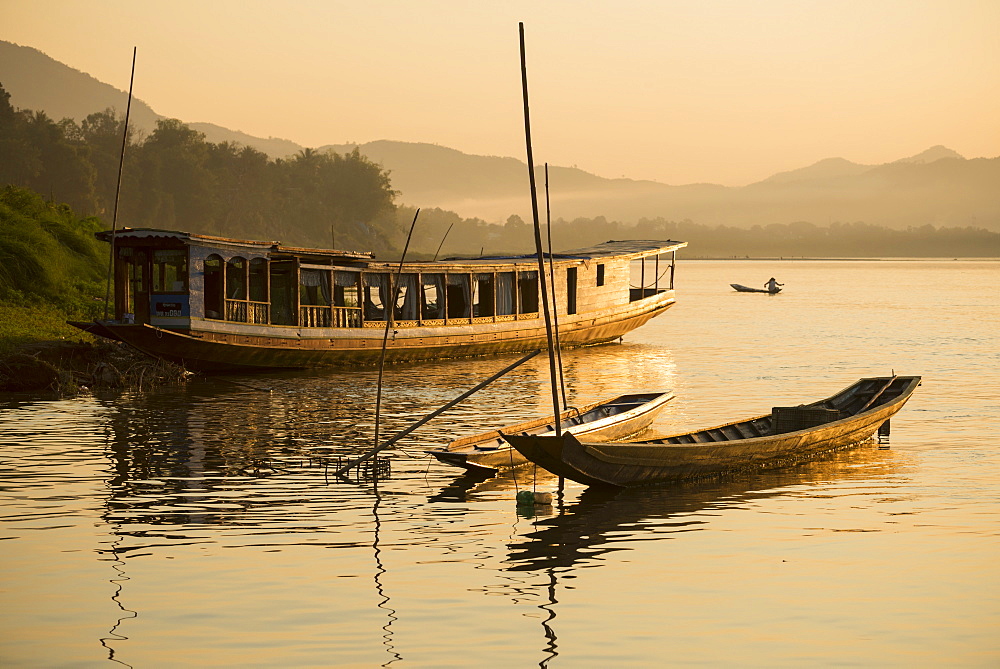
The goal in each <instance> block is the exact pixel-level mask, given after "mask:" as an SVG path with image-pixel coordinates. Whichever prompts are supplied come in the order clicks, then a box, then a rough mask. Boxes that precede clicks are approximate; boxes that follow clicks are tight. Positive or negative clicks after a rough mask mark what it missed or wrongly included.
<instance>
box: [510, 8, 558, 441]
mask: <svg viewBox="0 0 1000 669" xmlns="http://www.w3.org/2000/svg"><path fill="white" fill-rule="evenodd" d="M517 26H518V32H519V33H520V37H521V91H522V94H523V97H524V141H525V144H526V145H527V149H528V183H529V184H530V186H531V216H532V219H533V220H534V223H535V251H536V254H537V256H538V281H539V283H540V284H541V287H542V312H543V313H544V314H545V335H546V338H547V339H548V344H549V381H550V383H549V385H550V386H551V388H552V409H553V411H552V413H553V414H555V417H556V419H555V421H554V422H555V429H556V436H557V437H561V436H562V429H561V428H560V425H559V423H560V421H559V414H560V413H561V412H560V410H559V380H558V378H557V376H556V356H555V351H554V349H553V345H552V341H553V336H552V316H551V314H550V313H549V292H548V289H547V288H546V284H547V282H546V280H545V260H544V259H543V256H544V253H543V252H542V232H541V226H540V225H539V223H538V194H537V193H536V192H535V161H534V158H533V156H532V153H531V119H530V116H529V113H528V67H527V64H526V59H525V55H524V23H518V24H517Z"/></svg>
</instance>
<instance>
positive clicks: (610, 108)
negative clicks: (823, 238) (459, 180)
mask: <svg viewBox="0 0 1000 669" xmlns="http://www.w3.org/2000/svg"><path fill="white" fill-rule="evenodd" d="M518 21H523V22H524V23H525V32H526V39H527V53H528V78H529V85H530V94H531V113H532V139H533V144H534V156H535V160H536V162H538V163H541V162H549V163H550V164H553V165H566V166H569V165H576V166H578V167H580V168H581V169H585V170H587V171H589V172H593V173H595V174H599V175H601V176H607V177H620V176H628V177H630V178H637V179H655V180H657V181H662V182H665V183H671V184H681V183H692V182H713V183H723V184H727V185H743V184H746V183H750V182H753V181H757V180H760V179H763V178H766V177H767V176H769V175H771V174H773V173H775V172H778V171H783V170H788V169H794V168H798V167H803V166H806V165H809V164H811V163H814V162H816V161H817V160H821V159H823V158H829V157H835V156H839V157H843V158H846V159H848V160H851V161H854V162H859V163H869V164H877V163H884V162H889V161H892V160H896V159H898V158H901V157H905V156H909V155H912V154H915V153H918V152H920V151H923V150H924V149H927V148H929V147H930V146H932V145H935V144H944V145H945V146H948V147H950V148H952V149H955V150H956V151H958V152H959V153H961V154H963V155H964V156H965V157H967V158H975V157H996V156H1000V37H998V36H1000V0H863V1H853V0H845V1H827V2H818V1H808V0H796V1H793V0H746V1H739V2H737V1H729V2H722V1H711V0H709V1H705V0H690V1H687V2H680V1H670V0H661V1H658V2H654V1H643V2H629V1H627V0H617V1H614V2H603V1H601V2H596V1H595V2H585V1H581V0H577V1H575V2H570V1H561V2H553V1H545V2H542V1H540V0H534V1H533V2H516V1H514V2H511V1H507V2H486V1H483V2H479V1H473V0H467V1H458V0H432V1H423V2H417V1H409V2H402V1H400V2H389V1H385V0H364V1H361V0H357V1H354V2H341V1H337V0H309V1H305V0H300V1H297V2H296V1H294V0H289V1H286V2H274V1H271V0H266V1H262V0H199V1H198V2H193V1H190V0H169V1H168V2H161V1H159V0H142V1H140V2H136V1H135V0H126V1H111V0H104V1H100V0H90V1H87V0H77V1H66V0H0V39H5V40H8V41H11V42H15V43H18V44H22V45H26V46H32V47H35V48H37V49H39V50H41V51H43V52H45V53H47V54H48V55H50V56H52V57H53V58H55V59H56V60H59V61H61V62H64V63H66V64H67V65H70V66H71V67H74V68H76V69H79V70H83V71H84V72H87V73H89V74H92V75H93V76H95V77H96V78H98V79H100V80H101V81H104V82H106V83H109V84H112V85H114V86H116V87H118V88H121V89H123V90H127V89H128V76H129V68H130V65H131V62H130V61H131V56H132V47H133V46H136V47H138V63H137V66H136V80H135V95H136V96H137V97H139V98H141V99H142V100H144V101H145V102H147V103H148V104H150V105H151V106H152V107H153V109H154V110H155V111H157V112H158V113H160V114H164V115H166V116H172V117H176V118H180V119H182V120H184V121H189V122H196V121H207V122H212V123H217V124H219V125H222V126H226V127H229V128H232V129H236V130H242V131H244V132H247V133H250V134H253V135H258V136H263V137H268V136H274V137H283V138H287V139H291V140H293V141H295V142H298V143H300V144H302V145H305V146H321V145H323V144H336V143H346V142H365V141H370V140H377V139H392V140H402V141H411V142H429V143H434V144H440V145H443V146H449V147H452V148H455V149H459V150H461V151H464V152H466V153H475V154H484V155H500V156H514V157H517V158H521V159H524V157H525V150H524V137H523V132H524V126H523V117H522V109H521V89H520V63H519V56H518V38H517V23H518Z"/></svg>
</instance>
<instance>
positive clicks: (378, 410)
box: [375, 209, 420, 447]
mask: <svg viewBox="0 0 1000 669" xmlns="http://www.w3.org/2000/svg"><path fill="white" fill-rule="evenodd" d="M419 215H420V210H419V209H417V212H416V213H415V214H413V222H412V223H410V232H409V233H407V235H406V245H405V246H403V254H402V255H400V256H399V267H398V268H397V269H396V277H395V279H394V280H393V282H392V285H391V286H389V297H390V301H389V304H386V303H385V300H384V299H383V301H382V312H383V315H384V316H385V331H384V332H383V333H382V352H381V353H380V354H379V358H378V389H377V390H376V391H375V446H376V447H377V446H378V427H379V418H380V417H381V415H382V373H383V372H384V371H385V349H386V346H387V345H388V343H389V330H390V329H391V328H392V324H393V322H394V321H393V314H394V312H395V310H396V299H397V297H398V295H399V277H400V275H401V274H402V273H403V261H404V260H405V259H406V251H407V249H409V248H410V238H411V237H413V228H415V227H416V225H417V216H419Z"/></svg>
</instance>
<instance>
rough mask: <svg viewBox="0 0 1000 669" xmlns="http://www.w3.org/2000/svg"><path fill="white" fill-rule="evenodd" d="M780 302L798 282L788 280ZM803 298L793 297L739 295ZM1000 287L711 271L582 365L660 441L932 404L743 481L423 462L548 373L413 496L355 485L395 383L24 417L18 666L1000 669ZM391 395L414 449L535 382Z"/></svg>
mask: <svg viewBox="0 0 1000 669" xmlns="http://www.w3.org/2000/svg"><path fill="white" fill-rule="evenodd" d="M765 275H766V276H765ZM771 275H774V276H776V277H777V278H778V280H779V281H781V282H783V283H785V284H786V287H785V291H784V292H783V293H781V294H779V295H775V296H770V295H754V294H741V293H736V292H735V291H733V290H732V289H730V288H729V284H730V283H744V284H754V285H755V284H759V283H761V282H763V280H765V279H767V278H768V277H769V276H771ZM998 279H1000V263H996V262H974V261H970V262H937V261H935V262H927V261H912V262H897V261H891V262H890V261H881V262H875V261H871V262H859V261H858V262H855V261H842V262H813V261H796V262H791V261H785V262H774V263H764V262H707V261H706V262H687V263H682V264H681V265H680V266H679V267H678V272H677V285H678V305H677V306H676V307H675V308H674V309H672V310H671V311H670V312H668V313H667V314H665V315H664V316H662V317H660V318H658V319H655V320H654V321H652V322H651V323H650V324H648V325H647V326H645V327H644V328H642V329H640V330H639V331H637V332H635V333H633V334H632V335H630V336H628V337H626V338H625V341H624V342H623V343H622V344H615V345H610V346H604V347H596V348H591V349H584V350H576V351H568V352H566V354H565V357H564V366H565V377H566V383H567V387H568V390H569V393H570V396H571V400H572V402H573V403H575V404H583V403H586V402H589V401H594V400H597V399H601V398H604V397H607V396H610V395H613V394H616V393H619V392H621V391H624V390H638V389H669V390H673V391H674V392H675V393H676V394H677V397H676V399H675V400H673V401H672V402H671V403H670V404H669V405H668V406H667V409H666V410H665V411H664V412H663V414H662V415H661V417H660V419H659V420H658V421H657V423H656V425H655V426H654V429H655V430H657V431H660V432H665V431H670V430H682V429H687V428H693V427H703V426H706V425H709V424H715V423H722V422H726V421H729V420H732V419H736V418H740V417H744V416H749V415H753V414H756V413H766V412H768V411H770V408H771V407H772V406H775V405H783V404H788V403H799V402H806V401H812V400H815V399H819V398H821V397H826V396H828V395H830V394H832V393H833V392H835V391H837V390H839V389H840V388H842V387H844V386H846V385H848V384H850V383H851V382H853V381H854V380H856V379H857V378H858V377H861V376H873V375H884V374H888V373H890V371H892V370H895V371H896V372H897V373H900V374H918V375H922V376H923V379H924V381H923V385H922V387H921V388H919V389H918V391H917V393H916V394H915V395H914V397H913V398H912V399H911V400H910V402H909V403H908V404H907V406H906V407H905V408H904V409H903V410H902V412H901V413H900V414H899V415H898V416H896V417H895V418H894V419H893V421H892V423H893V426H892V436H891V440H890V448H888V449H884V448H878V447H877V446H875V445H869V446H864V447H861V448H858V449H855V450H849V451H844V452H839V453H837V454H834V455H831V456H827V457H826V458H823V459H821V460H818V461H816V462H811V463H808V464H804V465H800V466H798V467H794V468H789V469H784V470H776V471H770V472H761V473H757V474H753V475H744V476H741V477H736V478H732V479H729V480H723V481H714V482H708V483H702V484H697V485H696V484H688V485H681V486H658V487H657V486H654V487H648V488H637V489H629V490H625V491H621V492H609V491H606V490H600V489H587V488H585V487H583V486H580V485H577V484H574V483H568V484H566V486H565V489H564V490H563V492H562V494H560V495H558V497H557V504H556V505H554V506H553V507H551V508H546V507H541V508H539V509H538V510H537V513H536V514H530V513H528V514H525V513H523V512H522V513H519V512H518V510H517V509H516V508H515V505H514V501H513V497H514V493H515V492H516V491H517V490H522V489H528V488H532V487H534V488H536V489H539V490H546V491H554V490H555V489H556V481H555V480H554V479H553V478H552V477H551V476H549V475H546V474H544V473H538V472H533V471H532V470H530V469H525V470H521V471H519V472H518V473H517V475H516V477H515V476H510V475H507V476H499V477H495V478H490V479H485V480H484V479H482V478H478V479H477V478H470V477H465V476H461V475H460V474H459V473H458V470H451V469H448V468H447V467H445V466H444V465H441V464H439V463H437V462H436V461H429V460H428V459H427V458H426V457H424V456H423V453H422V451H421V449H422V448H427V447H436V446H440V445H442V444H443V443H444V442H446V441H448V440H449V439H450V438H453V437H454V436H456V435H459V434H470V433H474V432H478V431H481V430H483V429H485V427H487V426H489V427H494V426H500V425H504V424H509V423H512V422H516V421H518V420H520V419H524V418H529V417H534V416H537V415H539V414H542V413H548V412H549V407H548V404H547V402H548V401H549V397H550V395H549V393H548V372H547V369H546V367H545V362H544V361H541V360H538V359H536V360H533V361H532V362H530V363H528V364H527V365H525V366H524V367H522V368H520V369H518V370H516V371H515V372H513V373H511V374H510V375H509V376H507V377H505V378H504V379H502V380H501V381H499V382H497V383H496V384H494V386H491V387H490V388H489V389H487V390H484V391H482V392H481V393H480V394H478V395H475V396H474V397H473V398H471V399H470V400H469V401H468V402H467V403H466V404H463V405H461V406H459V407H457V408H456V409H455V410H454V411H453V412H450V413H448V414H445V415H444V416H443V417H442V418H440V419H438V420H436V421H435V422H432V423H431V424H429V425H428V426H426V427H424V428H422V429H420V430H419V431H418V432H417V433H415V435H414V438H413V439H410V440H409V441H406V442H405V443H404V445H403V449H402V450H401V451H396V452H393V453H392V454H391V455H392V475H391V478H389V479H388V480H384V481H381V482H379V484H378V486H377V487H376V486H373V485H372V484H371V482H370V481H364V480H357V479H352V480H351V481H349V482H338V481H336V480H329V477H328V476H327V475H326V474H327V473H328V472H325V471H324V469H323V467H322V466H320V465H319V464H317V460H316V459H315V458H316V457H317V456H319V455H331V456H336V455H349V454H355V453H359V452H361V451H362V450H364V449H365V448H367V447H368V446H370V445H371V440H372V427H373V418H374V416H373V409H372V404H371V403H372V398H373V397H374V392H375V382H376V374H375V372H374V371H371V370H364V371H352V372H350V373H331V372H299V373H281V374H268V375H261V376H243V377H220V378H208V379H200V380H197V381H195V382H194V383H192V384H190V386H189V387H187V388H183V389H162V390H159V391H155V392H151V393H146V394H126V395H122V396H115V397H100V398H94V397H85V398H79V399H73V400H56V401H53V400H46V399H35V398H24V397H11V396H8V397H7V398H5V399H4V400H2V401H3V404H0V449H2V450H0V454H2V469H0V490H2V493H0V517H2V520H0V539H2V541H0V548H2V553H0V565H2V567H3V572H4V585H3V588H2V595H0V598H2V599H0V602H2V606H0V628H2V629H3V630H4V633H3V635H2V638H0V663H2V664H3V665H4V666H55V665H70V664H71V665H82V666H96V665H101V664H106V663H123V664H126V665H129V666H136V667H139V666H180V665H191V666H207V665H223V666H359V667H361V666H364V667H369V666H386V665H389V664H393V665H395V666H434V667H467V666H527V665H533V664H540V665H542V666H558V665H565V666H649V665H654V664H655V665H707V666H741V667H742V666H768V667H776V666H781V667H793V666H794V667H801V666H812V665H831V664H832V665H856V666H899V667H904V666H905V667H912V666H926V667H935V666H944V665H946V666H996V665H997V663H1000V637H998V636H997V635H996V630H997V629H998V627H1000V592H998V590H997V583H998V582H1000V579H998V576H1000V568H998V567H997V565H998V564H1000V542H998V540H997V539H998V529H997V528H998V527H1000V522H998V521H1000V502H998V500H1000V494H998V493H1000V484H998V480H997V477H996V471H997V468H998V465H1000V457H998V455H997V448H996V443H995V438H994V437H993V432H994V430H995V426H996V425H997V424H998V418H1000V403H998V402H997V388H998V387H1000V364H998V363H1000V350H998V346H997V333H998V332H1000V327H998V326H1000V308H998V306H997V299H996V298H997V289H996V286H997V285H998ZM507 362H508V359H507V358H503V359H497V358H482V359H475V360H470V361H462V362H442V363H429V364H421V365H411V366H403V367H395V368H391V369H390V370H389V371H388V372H387V375H386V379H387V384H388V385H387V387H386V389H385V412H384V416H383V420H384V428H383V429H384V430H385V431H386V434H391V433H393V432H395V431H397V430H399V429H401V428H403V427H405V426H407V425H409V424H410V423H411V422H412V421H413V420H415V419H416V418H419V417H421V416H423V415H424V414H425V413H427V412H428V411H430V410H431V409H433V408H436V407H438V406H440V405H441V404H443V403H444V402H446V401H448V400H450V399H452V398H453V397H455V396H456V395H458V394H459V393H460V392H461V391H462V390H465V389H467V388H469V387H471V386H473V385H475V384H476V383H477V382H478V381H480V380H482V379H483V378H485V377H487V376H489V375H490V374H491V373H493V372H494V371H496V370H497V369H500V368H501V367H502V366H504V365H505V364H507Z"/></svg>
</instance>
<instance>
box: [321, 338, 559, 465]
mask: <svg viewBox="0 0 1000 669" xmlns="http://www.w3.org/2000/svg"><path fill="white" fill-rule="evenodd" d="M539 353H541V351H532V352H531V353H529V354H528V355H526V356H524V357H523V358H521V359H520V360H518V361H517V362H515V363H514V364H512V365H508V366H506V367H504V368H503V369H501V370H500V371H499V372H497V373H496V374H494V375H493V376H491V377H490V378H488V379H486V380H485V381H483V382H482V383H480V384H479V385H477V386H476V387H475V388H472V389H470V390H467V391H465V392H464V393H462V394H461V395H459V396H458V397H456V398H455V399H453V400H452V401H450V402H448V403H447V404H445V405H444V406H442V407H441V408H440V409H435V410H434V411H432V412H430V413H429V414H427V415H426V416H424V417H423V418H421V419H420V420H418V421H417V422H416V423H414V424H413V425H411V426H410V427H408V428H406V429H405V430H403V431H401V432H398V433H396V434H395V435H393V436H392V438H390V439H388V440H387V441H385V442H384V443H382V444H379V445H376V446H375V447H374V448H372V449H371V450H369V451H368V452H366V453H365V454H364V455H362V456H361V457H359V458H357V459H355V460H352V461H350V462H348V463H347V464H346V465H344V466H343V467H341V468H339V469H338V470H337V471H335V472H334V473H333V474H334V476H340V475H342V474H343V473H344V472H346V471H348V470H349V469H352V468H354V467H357V466H358V465H360V464H361V463H362V462H364V461H365V460H368V459H369V458H371V457H372V456H373V455H375V454H376V453H378V452H379V451H381V450H383V449H386V448H388V447H389V446H392V445H393V444H395V443H396V442H397V441H399V440H400V439H402V438H403V437H405V436H406V435H408V434H410V433H411V432H413V431H414V430H416V429H417V428H418V427H420V426H421V425H424V424H425V423H427V422H428V421H430V420H431V419H433V418H436V417H437V416H440V415H441V414H442V413H444V412H445V411H447V410H448V409H450V408H452V407H453V406H455V405H456V404H458V403H459V402H461V401H463V400H465V399H467V398H468V397H469V396H471V395H472V394H473V393H477V392H479V391H480V390H482V389H483V388H485V387H486V386H488V385H490V384H491V383H493V382H494V381H496V380H497V379H499V378H500V377H501V376H503V375H504V374H506V373H507V372H509V371H511V370H512V369H514V368H516V367H519V366H520V365H522V364H524V363H526V362H528V361H529V360H531V359H532V358H534V357H535V356H536V355H538V354H539Z"/></svg>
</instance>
